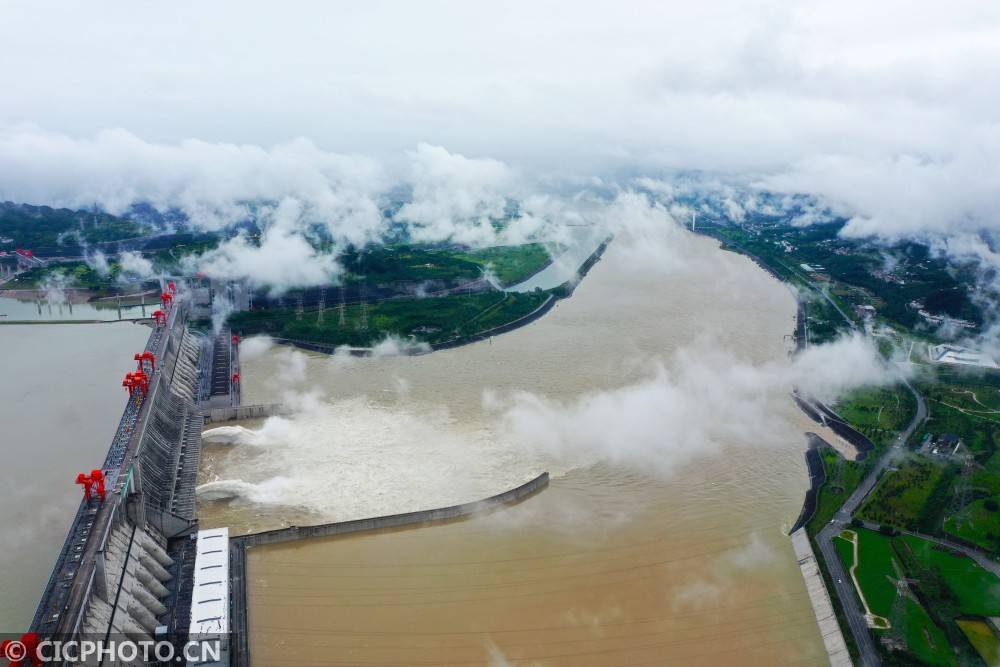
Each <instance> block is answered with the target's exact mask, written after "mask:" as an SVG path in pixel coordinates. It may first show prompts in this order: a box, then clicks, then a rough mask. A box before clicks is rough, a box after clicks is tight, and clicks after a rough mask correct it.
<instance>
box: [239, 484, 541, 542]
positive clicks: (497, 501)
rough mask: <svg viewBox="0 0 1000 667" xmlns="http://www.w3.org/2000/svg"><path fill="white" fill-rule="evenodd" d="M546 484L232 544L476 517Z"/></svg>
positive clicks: (256, 536)
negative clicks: (460, 502) (419, 509)
mask: <svg viewBox="0 0 1000 667" xmlns="http://www.w3.org/2000/svg"><path fill="white" fill-rule="evenodd" d="M548 484H549V473H547V472H543V473H542V474H541V475H539V476H538V477H536V478H534V479H533V480H531V481H530V482H525V483H524V484H522V485H521V486H519V487H517V488H514V489H511V490H510V491H505V492H503V493H501V494H498V495H495V496H492V497H490V498H486V499H484V500H477V501H475V502H471V503H463V504H461V505H452V506H451V507H442V508H439V509H433V510H421V511H419V512H407V513H405V514H390V515H389V516H380V517H375V518H372V519H355V520H353V521H339V522H337V523H324V524H320V525H318V526H289V527H288V528H279V529H277V530H268V531H264V532H262V533H252V534H250V535H243V536H241V537H235V538H233V539H232V541H233V542H242V543H243V545H245V546H247V547H252V546H259V545H261V544H276V543H278V542H291V541H293V540H301V539H306V538H310V537H330V536H332V535H345V534H347V533H360V532H363V531H368V530H379V529H381V528H398V527H400V526H409V525H413V524H424V523H436V522H438V521H448V520H451V519H457V518H460V517H466V516H470V515H472V514H479V513H481V512H485V511H488V510H491V509H494V508H496V507H499V506H501V505H507V504H509V503H514V502H517V501H519V500H521V499H523V498H526V497H527V496H530V495H532V494H533V493H535V492H537V491H539V490H541V489H543V488H545V487H546V486H548Z"/></svg>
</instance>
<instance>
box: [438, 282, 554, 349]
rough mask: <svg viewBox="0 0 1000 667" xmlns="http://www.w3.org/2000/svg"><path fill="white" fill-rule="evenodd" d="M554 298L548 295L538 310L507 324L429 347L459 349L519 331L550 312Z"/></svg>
mask: <svg viewBox="0 0 1000 667" xmlns="http://www.w3.org/2000/svg"><path fill="white" fill-rule="evenodd" d="M556 301H557V299H556V297H555V296H554V295H552V294H550V295H549V296H548V297H547V298H546V299H545V301H543V302H542V304H541V305H540V306H538V308H535V309H534V310H533V311H531V312H530V313H528V314H527V315H524V316H522V317H519V318H517V319H516V320H514V321H513V322H507V324H501V325H500V326H498V327H493V328H492V329H487V330H485V331H479V332H477V333H474V334H472V335H469V336H462V337H461V338H454V339H452V340H446V341H443V342H440V343H434V344H433V345H431V349H432V350H447V349H450V348H453V347H461V346H462V345H468V344H469V343H475V342H477V341H481V340H486V339H487V338H492V337H493V336H499V335H500V334H504V333H507V332H508V331H513V330H514V329H520V328H521V327H523V326H526V325H528V324H531V323H532V322H534V321H535V320H537V319H538V318H540V317H541V316H542V315H544V314H545V313H547V312H549V311H550V310H552V307H553V306H554V305H556Z"/></svg>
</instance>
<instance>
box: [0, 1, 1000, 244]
mask: <svg viewBox="0 0 1000 667" xmlns="http://www.w3.org/2000/svg"><path fill="white" fill-rule="evenodd" d="M0 64H2V68H0V71H2V77H3V79H2V94H0V181H2V184H0V197H6V198H24V199H33V200H42V199H45V198H47V197H48V198H52V199H57V200H59V201H62V202H71V203H81V202H83V201H86V199H87V197H93V198H94V200H98V201H101V202H105V201H108V200H113V201H124V200H128V199H131V198H134V197H138V196H146V197H150V198H154V199H155V198H156V197H157V196H159V197H161V198H163V199H166V200H169V199H173V198H178V199H184V198H185V197H188V198H189V199H190V200H191V201H196V202H201V203H204V201H203V198H204V197H205V196H207V195H206V194H205V192H204V191H205V190H209V189H211V190H213V192H216V191H218V192H219V193H221V194H219V197H220V198H227V197H240V196H246V195H248V194H251V195H252V194H262V195H268V196H273V195H275V194H281V193H285V192H289V193H290V194H295V195H297V196H302V193H303V191H306V192H308V193H316V192H317V191H322V193H323V197H325V198H326V199H327V200H329V199H330V197H341V199H348V200H353V201H354V202H355V203H356V202H358V201H360V200H361V199H363V198H364V195H365V193H367V192H369V191H372V190H377V189H379V188H382V187H385V186H386V185H387V184H391V183H393V182H395V181H396V180H398V179H403V180H407V179H410V180H412V179H413V178H419V177H420V176H419V175H417V176H414V174H413V171H414V169H415V168H418V167H419V166H420V165H421V164H423V162H422V160H423V158H426V157H427V155H429V153H428V151H433V150H436V148H435V149H432V148H430V147H441V148H443V151H441V153H440V155H443V156H445V159H446V160H447V159H452V158H454V159H459V158H460V157H461V156H465V157H466V158H473V159H476V160H490V161H488V162H477V163H476V164H477V165H479V167H482V168H477V171H478V172H481V173H484V174H485V173H486V172H489V173H490V174H492V175H494V176H497V177H498V178H499V179H500V180H501V181H503V183H502V185H501V186H498V187H501V188H502V189H503V192H504V194H506V193H507V189H509V188H511V187H512V185H511V184H515V183H516V184H517V185H518V187H517V188H514V189H513V190H511V191H512V192H514V193H515V194H516V193H519V192H521V190H520V189H518V188H523V187H524V184H525V183H532V184H540V183H542V184H552V183H559V184H561V185H562V186H565V185H566V184H574V183H581V184H585V183H587V182H589V180H588V179H591V178H592V177H601V178H602V179H604V180H605V181H607V180H609V179H610V180H617V181H619V182H624V181H625V180H627V178H629V177H633V176H636V175H654V176H656V175H661V174H662V173H663V172H664V170H670V169H701V170H708V171H713V172H719V173H720V174H722V175H725V176H728V177H735V178H740V179H749V180H751V181H754V182H759V183H762V184H764V185H767V186H772V187H776V188H780V189H782V190H787V191H794V192H807V193H813V194H817V195H820V196H823V197H826V198H828V199H829V200H830V201H831V202H832V203H834V204H835V205H837V206H839V207H842V208H843V209H844V211H845V212H847V213H848V214H850V215H853V216H855V222H854V223H852V225H853V227H852V229H853V231H854V232H855V233H858V234H871V233H874V234H879V235H882V236H885V237H888V238H896V237H901V236H907V235H911V234H918V235H920V234H934V235H938V236H942V237H947V236H961V235H962V234H968V233H972V232H975V231H977V230H979V229H982V228H987V229H992V228H995V227H996V226H997V224H998V223H997V219H998V216H1000V194H998V193H1000V3H997V2H990V1H984V2H961V1H950V2H946V3H944V2H919V1H912V0H911V1H908V2H895V1H884V2H870V1H868V0H866V1H862V2H853V1H847V2H795V3H790V2H771V3H767V2H753V3H744V2H735V1H729V0H712V1H710V2H672V1H663V0H659V1H656V2H622V1H616V2H587V1H581V0H574V1H573V2H568V1H567V2H559V3H556V2H544V1H539V0H530V1H529V2H503V3H485V2H468V1H457V0H456V1H454V2H431V1H427V0H422V1H421V2H404V1H399V2H363V3H359V2H281V3H276V2H266V3H264V2H254V1H248V0H240V1H239V2H229V1H211V2H209V1H204V0H202V1H199V2H183V1H181V2H172V3H169V5H164V4H160V3H143V2H135V1H134V0H130V1H129V2H113V1H109V2H99V3H75V2H74V3H71V2H46V1H44V0H24V1H21V0H5V1H4V2H3V3H2V5H0ZM109 130H112V131H115V132H111V133H109V132H108V131H109ZM102 133H103V134H102ZM297 139H305V141H299V142H295V140H297ZM191 140H198V141H197V142H192V141H191ZM185 142H186V143H185ZM290 142H292V143H290ZM220 143H232V144H240V145H243V146H242V147H239V148H237V147H235V146H219V145H217V144H220ZM421 144H425V146H424V147H423V148H420V147H419V146H420V145H421ZM276 146H277V149H276V148H275V147H276ZM256 147H259V148H256ZM289 147H291V148H289ZM276 152H277V153H280V154H281V155H280V156H279V157H275V154H276ZM345 155H350V156H352V157H345ZM357 156H363V158H361V157H357ZM463 159H464V158H463ZM248 164H252V165H254V166H253V169H252V172H253V173H248V170H249V169H250V167H248V166H247V165H248ZM331 164H335V166H333V167H331V166H330V165H331ZM290 165H293V166H290ZM483 165H486V167H483ZM489 165H493V167H490V166H489ZM415 166H416V167H415ZM458 167H459V168H456V165H454V164H452V165H451V167H448V168H445V169H444V172H445V173H451V174H454V173H455V172H459V173H462V172H464V169H462V168H460V165H459V166H458ZM494 167H496V168H494ZM218 172H222V173H223V174H225V175H220V173H218ZM359 173H360V174H361V175H358V174H359ZM137 179H138V180H137ZM248 180H249V181H253V184H252V185H247V181H248ZM310 180H312V181H314V182H313V183H312V184H308V185H302V182H305V181H310ZM324 180H326V181H330V182H332V185H330V184H329V183H321V182H322V181H324ZM345 183H346V184H345ZM450 183H451V182H450V181H447V182H445V186H448V185H449V184H450ZM466 185H469V184H468V183H466ZM477 187H478V186H477ZM191 188H195V190H198V192H196V193H195V194H192V193H191V192H190V191H189V190H190V189H191ZM431 189H432V190H433V188H431ZM529 189H536V188H535V187H534V185H533V186H532V188H529ZM95 191H99V194H91V193H93V192H95ZM150 191H152V194H150ZM345 193H346V194H345ZM493 194H495V193H488V196H493ZM308 196H309V195H306V197H307V198H308ZM359 198H360V199H359ZM326 203H327V204H330V202H329V201H327V202H326ZM218 204H219V202H217V201H215V202H212V203H211V205H213V206H215V205H218ZM338 205H343V202H342V201H341V202H340V203H339V204H338ZM352 210H353V208H352ZM352 224H358V225H361V227H362V228H363V227H364V224H366V223H364V222H363V221H362V222H358V221H355V222H353V223H352Z"/></svg>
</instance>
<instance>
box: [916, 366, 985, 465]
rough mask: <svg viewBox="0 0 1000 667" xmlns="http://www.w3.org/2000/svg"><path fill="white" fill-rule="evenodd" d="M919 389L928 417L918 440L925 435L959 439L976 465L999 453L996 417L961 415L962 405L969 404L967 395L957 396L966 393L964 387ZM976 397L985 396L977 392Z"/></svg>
mask: <svg viewBox="0 0 1000 667" xmlns="http://www.w3.org/2000/svg"><path fill="white" fill-rule="evenodd" d="M919 389H920V391H921V392H923V393H924V394H925V395H927V396H928V401H927V406H928V409H929V411H930V417H929V419H928V420H927V422H926V423H925V424H924V427H923V428H922V429H920V432H919V433H918V437H920V438H922V437H923V436H924V434H925V433H930V434H931V435H933V436H938V435H942V434H944V433H953V434H955V435H957V436H958V437H959V438H961V440H962V443H963V444H964V445H965V447H966V448H967V449H968V450H969V451H970V452H971V453H972V454H973V456H975V458H976V461H978V462H979V463H984V462H985V461H987V460H989V459H990V457H992V456H993V455H994V454H996V453H997V451H998V450H1000V415H993V414H985V413H982V412H963V411H962V410H963V409H965V408H964V407H962V406H965V405H968V403H970V402H971V397H970V396H969V395H968V394H964V393H961V392H964V391H966V389H965V387H964V386H962V385H956V384H953V383H952V384H935V383H928V382H923V383H921V384H920V386H919ZM970 391H971V390H970ZM976 396H977V397H978V396H983V398H986V397H987V396H989V393H987V392H984V391H983V390H982V389H979V390H977V391H976ZM990 400H991V401H992V400H993V399H992V398H991V399H990Z"/></svg>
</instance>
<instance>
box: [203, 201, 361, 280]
mask: <svg viewBox="0 0 1000 667" xmlns="http://www.w3.org/2000/svg"><path fill="white" fill-rule="evenodd" d="M301 211H302V206H301V203H300V202H298V201H296V200H292V199H285V200H284V201H283V202H282V203H281V204H280V205H279V206H278V207H277V209H275V210H274V212H273V213H272V214H269V215H268V220H267V223H266V226H265V228H264V231H263V233H262V234H261V237H260V242H259V244H258V243H253V242H251V241H250V240H249V239H248V238H247V237H246V235H245V234H240V235H237V236H235V237H233V238H231V239H229V240H227V241H224V242H223V243H221V244H220V245H219V246H218V247H217V248H214V249H212V250H209V251H208V252H206V253H204V254H203V255H200V256H198V257H196V258H191V259H190V260H189V262H190V263H191V264H193V265H194V266H195V267H197V269H198V270H199V271H200V272H201V273H203V274H205V275H206V276H208V277H209V278H215V279H218V280H246V281H247V282H248V283H249V284H250V285H252V286H254V287H262V288H267V289H268V290H269V291H270V292H271V294H281V293H283V292H285V291H287V290H289V289H292V288H295V287H309V286H313V285H326V284H330V283H332V282H335V281H336V280H337V279H338V277H339V276H340V274H341V273H342V271H343V269H342V267H341V266H340V265H339V264H338V263H337V259H336V256H335V255H334V254H333V253H332V252H322V251H319V250H317V249H316V248H315V247H314V246H313V245H312V244H311V243H310V242H309V240H308V239H306V237H305V236H303V233H302V231H301V230H300V229H299V222H300V219H301V218H300V214H301Z"/></svg>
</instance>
